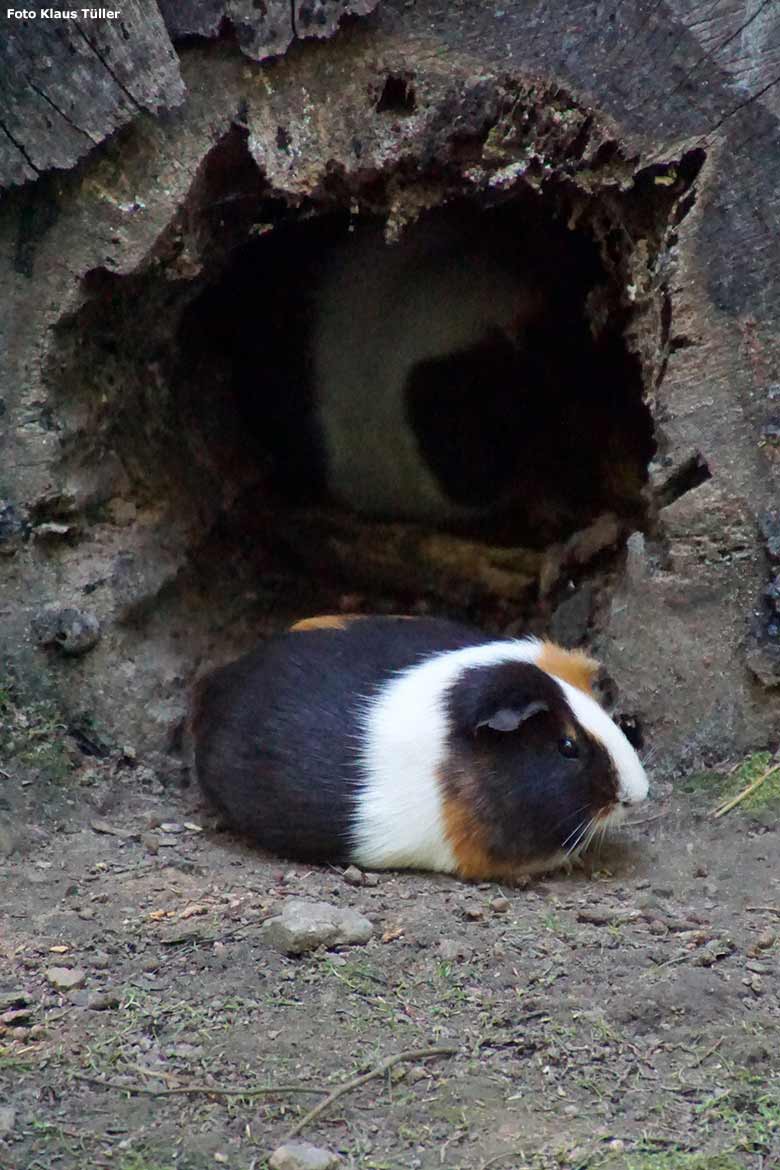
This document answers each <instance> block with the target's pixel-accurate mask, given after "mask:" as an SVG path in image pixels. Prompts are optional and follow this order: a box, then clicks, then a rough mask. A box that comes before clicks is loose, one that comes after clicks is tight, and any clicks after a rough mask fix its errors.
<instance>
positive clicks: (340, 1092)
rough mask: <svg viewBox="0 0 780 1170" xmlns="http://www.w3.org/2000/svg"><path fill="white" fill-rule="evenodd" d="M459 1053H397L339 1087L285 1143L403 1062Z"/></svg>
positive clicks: (423, 1050) (422, 1050)
mask: <svg viewBox="0 0 780 1170" xmlns="http://www.w3.org/2000/svg"><path fill="white" fill-rule="evenodd" d="M457 1051H458V1049H457V1048H449V1047H445V1048H410V1049H408V1050H407V1051H406V1052H397V1053H396V1054H395V1056H387V1057H385V1059H384V1060H380V1062H379V1064H377V1065H376V1066H375V1067H374V1068H372V1069H369V1071H368V1072H366V1073H362V1074H361V1075H360V1076H359V1077H353V1078H352V1080H350V1081H345V1082H344V1084H343V1085H339V1087H338V1088H337V1089H334V1090H333V1092H332V1093H331V1094H330V1095H329V1096H327V1097H326V1098H325V1100H324V1101H320V1102H319V1104H318V1105H315V1106H314V1108H313V1109H310V1110H309V1112H308V1113H307V1114H305V1116H303V1117H302V1118H301V1120H300V1121H299V1122H297V1124H296V1125H294V1126H293V1127H292V1129H291V1130H290V1132H289V1133H288V1134H287V1136H286V1138H285V1141H288V1142H289V1141H290V1140H291V1139H292V1138H294V1137H297V1136H298V1134H299V1133H301V1132H302V1131H303V1130H304V1129H305V1128H306V1126H307V1125H310V1124H311V1122H312V1121H314V1120H315V1118H317V1117H319V1116H320V1114H321V1113H324V1112H325V1110H326V1109H329V1108H330V1107H331V1105H333V1104H334V1103H335V1102H336V1101H338V1100H339V1098H340V1097H343V1096H344V1094H345V1093H351V1092H352V1090H353V1089H357V1088H359V1086H360V1085H364V1084H365V1083H366V1081H372V1080H374V1079H375V1078H376V1077H381V1076H384V1074H385V1073H386V1072H389V1070H390V1069H391V1068H393V1067H394V1066H395V1065H396V1064H401V1062H402V1061H408V1060H426V1059H427V1058H428V1057H430V1056H454V1055H455V1054H456V1052H457Z"/></svg>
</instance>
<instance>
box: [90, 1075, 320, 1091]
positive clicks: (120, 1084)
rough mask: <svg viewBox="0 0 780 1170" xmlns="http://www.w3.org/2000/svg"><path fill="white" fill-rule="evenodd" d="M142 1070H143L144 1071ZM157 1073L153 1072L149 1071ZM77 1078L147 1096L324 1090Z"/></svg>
mask: <svg viewBox="0 0 780 1170" xmlns="http://www.w3.org/2000/svg"><path fill="white" fill-rule="evenodd" d="M146 1071H147V1070H146V1069H144V1073H145V1074H146ZM152 1075H153V1076H157V1075H158V1074H157V1073H152ZM73 1077H74V1079H75V1080H77V1081H85V1082H86V1083H87V1084H88V1085H100V1087H101V1088H103V1089H119V1090H120V1091H121V1092H123V1093H142V1094H145V1095H147V1096H149V1097H181V1096H187V1095H188V1094H192V1093H203V1094H204V1095H205V1096H211V1097H277V1096H284V1095H285V1094H288V1093H326V1092H327V1089H315V1088H309V1087H308V1086H307V1085H247V1086H246V1087H245V1088H241V1087H240V1086H238V1085H236V1086H232V1085H230V1086H226V1085H201V1084H180V1085H174V1086H172V1087H166V1088H163V1087H160V1088H155V1086H153V1085H138V1084H132V1083H130V1084H128V1083H127V1082H125V1081H116V1080H112V1079H111V1078H110V1077H93V1076H90V1074H89V1073H80V1072H77V1073H73Z"/></svg>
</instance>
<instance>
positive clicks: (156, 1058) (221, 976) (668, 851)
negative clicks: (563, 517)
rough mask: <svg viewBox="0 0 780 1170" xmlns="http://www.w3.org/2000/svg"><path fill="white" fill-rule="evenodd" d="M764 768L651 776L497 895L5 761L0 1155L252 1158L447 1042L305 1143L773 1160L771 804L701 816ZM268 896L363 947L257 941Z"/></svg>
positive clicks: (577, 1157) (472, 1157) (668, 1160)
mask: <svg viewBox="0 0 780 1170" xmlns="http://www.w3.org/2000/svg"><path fill="white" fill-rule="evenodd" d="M768 760H769V757H768V756H767V757H764V758H761V759H757V758H754V759H753V760H751V761H749V762H748V763H747V764H745V765H744V766H743V767H742V768H741V769H740V770H738V771H734V772H732V773H731V774H730V775H729V774H727V772H728V769H727V768H725V767H724V768H723V769H722V772H723V775H720V776H710V777H705V778H691V779H690V780H689V781H687V782H682V783H679V784H677V785H676V786H675V788H674V790H673V791H671V790H670V789H668V788H666V789H664V788H661V789H660V791H659V790H656V792H655V793H654V800H653V801H652V802H650V803H648V805H646V806H645V807H644V808H643V809H642V810H638V811H637V814H636V817H635V822H636V823H635V824H634V826H633V827H632V828H630V829H629V830H627V831H625V832H624V833H623V834H622V835H621V838H620V843H619V844H616V845H614V846H608V847H606V848H605V849H603V850H602V852H601V854H600V855H598V856H596V857H594V858H593V859H592V860H591V863H590V868H591V872H590V873H586V872H583V871H578V872H575V873H572V874H568V875H567V874H561V873H559V874H557V875H554V876H551V877H546V878H543V879H535V880H533V881H532V882H530V883H529V884H528V885H527V886H525V887H518V888H499V887H498V886H497V885H495V884H483V885H465V884H463V883H461V882H458V881H456V880H454V879H452V878H449V877H443V876H436V875H419V874H397V873H385V874H380V875H378V881H377V883H376V884H373V885H368V884H366V885H359V886H354V885H351V884H349V883H348V882H347V881H346V880H345V879H344V877H343V875H342V873H341V871H340V870H338V869H335V868H327V867H325V868H321V869H318V868H310V867H304V866H302V865H297V864H289V863H284V862H282V861H279V860H278V859H268V858H267V857H264V856H262V855H260V854H258V853H256V852H253V851H252V850H251V849H250V848H248V847H246V846H245V845H244V844H242V843H240V842H238V841H237V840H236V839H234V838H232V837H231V836H229V835H228V834H225V833H218V832H215V831H214V830H213V829H212V828H210V827H209V819H208V815H207V810H205V809H204V808H203V807H202V806H201V805H200V804H199V801H198V797H197V794H196V793H195V792H194V791H193V790H186V791H184V792H183V793H182V792H178V791H173V790H171V789H164V788H163V787H162V785H161V784H160V783H159V780H157V779H156V778H155V777H154V775H153V774H152V773H151V772H149V771H148V770H147V769H144V768H140V767H138V766H135V765H134V764H133V762H132V760H127V759H124V760H122V759H117V758H112V759H106V760H102V761H90V760H89V759H87V760H86V761H85V764H84V766H83V767H81V768H80V769H76V770H73V769H71V770H70V772H69V774H68V776H67V778H66V779H63V778H60V779H59V780H56V781H49V782H47V781H45V780H44V779H42V778H41V776H40V775H39V776H38V778H37V780H36V781H35V783H33V782H29V783H28V785H27V786H25V782H24V781H22V788H21V790H19V789H18V785H16V784H14V785H13V788H14V789H15V790H16V794H15V795H13V793H12V781H13V780H14V777H13V775H12V773H11V772H10V771H9V770H8V769H6V770H5V773H4V779H5V782H6V784H7V785H8V787H7V789H6V792H9V793H11V794H12V796H13V799H12V800H11V801H10V802H9V801H6V804H5V807H6V808H8V807H12V808H14V809H15V812H14V813H13V817H12V818H11V822H12V823H13V822H14V820H15V819H17V818H18V823H19V824H22V823H23V822H24V818H25V817H27V820H26V823H25V828H24V829H23V830H21V829H20V830H19V831H18V833H17V834H16V835H15V836H14V831H13V830H12V831H11V834H10V836H9V833H8V832H6V841H5V856H4V857H1V858H0V888H1V889H2V895H0V903H1V904H0V921H1V922H2V935H1V936H0V1135H2V1136H0V1166H2V1167H4V1168H7V1170H69V1168H71V1167H73V1168H76V1167H78V1168H83V1167H90V1168H91V1167H110V1168H112V1170H173V1168H177V1167H178V1168H187V1170H205V1168H206V1167H218V1166H223V1167H228V1168H229V1170H262V1168H264V1167H266V1166H267V1164H268V1163H267V1158H268V1155H269V1151H272V1150H273V1149H274V1147H276V1146H278V1145H279V1144H280V1143H281V1142H282V1140H283V1139H284V1138H285V1136H286V1134H287V1133H288V1132H289V1131H290V1129H291V1128H292V1127H293V1125H294V1124H295V1123H296V1122H297V1121H299V1120H300V1119H301V1117H302V1116H303V1114H304V1113H305V1112H306V1111H307V1110H309V1109H310V1108H312V1106H313V1105H315V1104H316V1103H318V1102H320V1101H322V1100H323V1098H324V1095H325V1094H326V1093H327V1092H329V1091H331V1090H333V1089H334V1088H335V1087H337V1086H338V1085H339V1084H341V1083H342V1082H344V1081H348V1080H350V1079H351V1078H354V1077H355V1076H356V1075H357V1074H360V1073H362V1072H365V1071H368V1070H370V1069H371V1068H373V1067H375V1066H376V1065H377V1064H378V1063H379V1062H380V1061H381V1060H382V1059H384V1058H387V1057H390V1056H393V1055H396V1054H402V1053H405V1052H407V1051H410V1050H419V1049H427V1048H442V1047H444V1048H452V1049H453V1052H452V1053H451V1054H446V1053H439V1054H438V1055H433V1056H429V1057H419V1056H418V1057H415V1058H411V1059H408V1060H407V1059H404V1060H401V1061H400V1062H399V1063H398V1064H396V1065H395V1067H394V1068H393V1069H392V1070H391V1071H390V1072H388V1073H385V1074H383V1075H380V1076H377V1077H374V1078H372V1079H370V1080H368V1081H366V1082H365V1083H363V1084H362V1085H360V1086H357V1087H354V1088H352V1089H351V1090H350V1091H349V1092H347V1093H345V1094H344V1095H342V1096H341V1097H340V1098H339V1099H338V1100H337V1101H334V1102H333V1103H332V1104H331V1105H330V1106H329V1107H328V1108H327V1109H325V1110H324V1111H323V1113H322V1114H321V1115H320V1117H319V1118H317V1119H315V1120H314V1121H312V1122H311V1123H310V1124H308V1125H307V1126H306V1127H305V1129H304V1132H303V1135H302V1136H303V1138H305V1139H307V1140H309V1141H311V1142H314V1143H315V1144H316V1145H319V1146H324V1147H327V1148H328V1149H330V1150H332V1151H336V1152H338V1153H339V1154H340V1155H341V1157H342V1159H343V1163H342V1164H343V1165H344V1166H345V1167H350V1168H355V1170H416V1168H420V1170H440V1168H441V1167H445V1168H448V1170H543V1168H544V1170H546V1168H548V1167H550V1168H552V1167H556V1168H560V1170H575V1168H577V1170H585V1168H596V1167H610V1168H613V1167H621V1168H623V1167H625V1168H627V1170H736V1168H738V1167H753V1168H755V1170H770V1168H771V1167H780V1067H779V1066H778V1061H777V1051H778V1026H779V1025H780V982H779V981H778V965H777V957H778V949H779V947H780V942H778V939H777V936H778V935H780V833H778V831H777V823H778V817H777V810H778V802H777V794H776V792H775V796H774V797H773V798H772V799H770V800H769V802H768V803H767V802H766V801H764V803H763V804H761V803H760V802H753V806H752V807H751V806H750V805H749V804H748V802H745V803H744V804H742V805H740V806H738V807H737V808H735V809H734V810H733V811H731V812H730V813H728V814H727V815H725V816H723V817H722V818H720V819H714V818H713V817H712V815H711V814H712V809H713V807H714V805H715V804H717V799H718V795H719V794H722V792H724V791H727V792H729V791H734V792H736V791H738V790H739V789H740V788H742V787H744V783H745V781H746V779H749V778H750V776H751V775H755V774H756V773H757V772H760V770H761V769H762V768H765V767H766V766H767V763H768ZM14 801H16V803H14ZM43 808H45V812H43V811H41V810H42V809H43ZM36 809H37V812H36V811H35V810H36ZM370 880H373V879H370ZM292 896H295V897H302V896H303V897H307V898H312V899H321V900H325V901H328V902H330V903H334V904H337V905H340V906H352V907H355V908H357V909H359V910H361V911H362V912H364V913H365V914H366V915H368V916H369V917H370V918H371V919H372V920H373V922H374V923H375V927H376V930H375V935H374V938H373V939H372V940H371V941H370V942H369V943H368V944H366V945H362V946H353V947H342V948H341V949H336V950H333V951H324V950H320V951H316V952H313V953H310V954H307V955H304V956H303V957H299V958H289V957H286V956H284V955H282V954H279V953H277V952H276V951H275V950H273V949H271V948H270V947H269V946H268V945H267V944H266V943H265V941H263V940H262V939H261V937H260V930H261V924H262V923H263V921H264V920H265V919H266V918H268V917H269V916H271V915H272V914H274V913H275V912H278V911H279V909H280V907H281V905H282V904H283V902H284V900H285V899H286V898H289V897H292ZM58 969H59V970H58ZM63 969H64V972H63ZM69 982H70V983H71V984H72V985H73V986H72V987H71V988H70V989H68V988H67V987H65V986H63V984H67V983H69ZM271 1090H273V1091H271Z"/></svg>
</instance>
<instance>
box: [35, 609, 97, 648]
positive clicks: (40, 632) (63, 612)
mask: <svg viewBox="0 0 780 1170" xmlns="http://www.w3.org/2000/svg"><path fill="white" fill-rule="evenodd" d="M31 628H32V632H33V636H34V637H35V639H36V641H37V642H38V643H39V645H41V646H56V647H57V649H58V650H61V651H62V653H63V654H70V655H78V654H86V652H87V651H88V650H91V649H92V647H93V646H95V645H96V644H97V642H98V640H99V638H100V622H99V621H98V619H97V618H96V617H95V615H94V614H93V613H91V612H90V611H89V610H86V609H74V608H72V607H70V606H67V607H65V608H64V609H63V608H60V607H58V606H55V607H53V608H46V609H42V610H40V611H39V613H37V614H36V615H35V617H34V618H33V619H32V622H31Z"/></svg>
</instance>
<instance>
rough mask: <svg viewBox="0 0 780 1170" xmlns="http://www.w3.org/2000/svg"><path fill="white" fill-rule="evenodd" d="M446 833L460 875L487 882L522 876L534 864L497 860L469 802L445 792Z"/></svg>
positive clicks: (443, 797) (470, 879) (443, 799)
mask: <svg viewBox="0 0 780 1170" xmlns="http://www.w3.org/2000/svg"><path fill="white" fill-rule="evenodd" d="M442 814H443V817H444V835H445V837H446V838H447V841H448V842H449V845H450V848H451V849H452V852H453V853H454V855H455V861H456V863H457V866H458V877H462V878H465V879H466V880H467V881H473V882H474V881H487V880H489V879H501V878H503V879H504V880H505V881H506V880H509V879H511V878H518V877H521V876H522V875H523V874H527V873H529V872H530V871H531V870H532V869H533V868H534V867H533V866H519V865H517V864H515V863H512V862H509V861H497V860H496V858H495V857H492V856H491V854H490V851H489V849H488V847H487V841H486V838H485V833H484V830H483V829H482V828H481V826H480V825H479V823H478V822H477V821H476V820H475V819H474V812H473V810H472V809H471V807H470V806H469V804H468V803H467V802H466V801H464V800H461V799H459V798H458V797H456V796H448V795H447V794H446V793H443V794H442Z"/></svg>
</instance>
